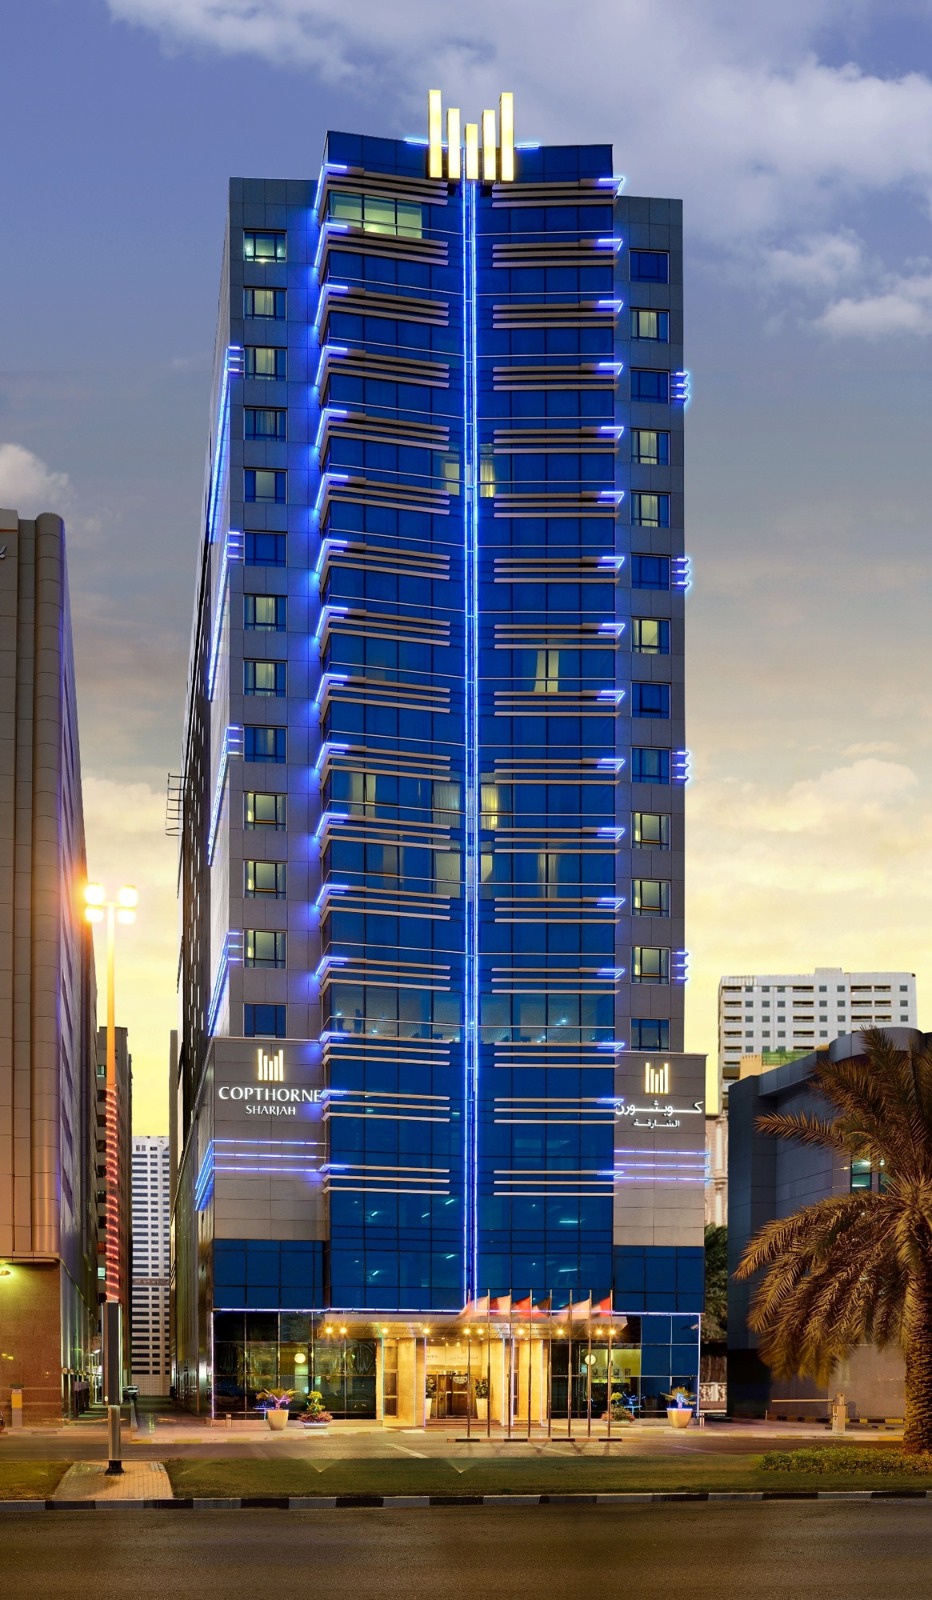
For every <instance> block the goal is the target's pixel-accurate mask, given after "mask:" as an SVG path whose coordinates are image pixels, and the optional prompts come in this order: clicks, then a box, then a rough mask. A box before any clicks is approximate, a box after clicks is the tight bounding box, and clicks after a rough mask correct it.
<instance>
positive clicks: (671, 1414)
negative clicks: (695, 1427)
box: [667, 1406, 693, 1428]
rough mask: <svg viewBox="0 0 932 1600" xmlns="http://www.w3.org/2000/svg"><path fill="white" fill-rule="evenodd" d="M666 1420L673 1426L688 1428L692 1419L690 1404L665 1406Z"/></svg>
mask: <svg viewBox="0 0 932 1600" xmlns="http://www.w3.org/2000/svg"><path fill="white" fill-rule="evenodd" d="M667 1420H668V1422H670V1423H672V1425H673V1427H674V1428H688V1427H689V1424H690V1423H691V1422H692V1420H693V1413H692V1407H691V1406H667Z"/></svg>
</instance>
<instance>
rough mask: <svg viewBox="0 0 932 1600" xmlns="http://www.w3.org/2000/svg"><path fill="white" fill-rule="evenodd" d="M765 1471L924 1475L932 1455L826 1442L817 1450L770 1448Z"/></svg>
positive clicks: (764, 1458) (763, 1459)
mask: <svg viewBox="0 0 932 1600" xmlns="http://www.w3.org/2000/svg"><path fill="white" fill-rule="evenodd" d="M761 1467H762V1468H763V1470H764V1471H765V1472H808V1473H812V1474H813V1475H815V1476H819V1475H825V1474H827V1473H850V1474H852V1475H853V1476H858V1475H861V1476H864V1477H868V1476H870V1477H875V1476H876V1475H877V1474H881V1475H884V1474H903V1473H907V1474H908V1475H909V1476H910V1477H925V1476H926V1475H927V1474H929V1473H932V1455H913V1454H910V1455H907V1454H906V1453H905V1452H904V1451H903V1450H901V1449H899V1448H898V1447H897V1446H896V1445H891V1446H884V1445H880V1446H875V1447H874V1448H873V1449H859V1448H858V1447H857V1446H856V1445H850V1446H848V1445H837V1446H831V1445H826V1446H824V1447H823V1448H822V1449H817V1450H768V1451H767V1453H766V1455H764V1456H762V1457H761Z"/></svg>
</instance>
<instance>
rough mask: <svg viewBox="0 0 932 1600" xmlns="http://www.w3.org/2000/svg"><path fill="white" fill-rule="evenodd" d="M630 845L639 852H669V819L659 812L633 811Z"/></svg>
mask: <svg viewBox="0 0 932 1600" xmlns="http://www.w3.org/2000/svg"><path fill="white" fill-rule="evenodd" d="M631 834H632V840H631V842H632V844H633V845H634V846H635V848H636V849H639V850H669V848H670V818H669V816H665V815H664V814H663V812H661V811H635V813H634V823H633V827H632V830H631Z"/></svg>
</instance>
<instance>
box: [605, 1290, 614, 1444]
mask: <svg viewBox="0 0 932 1600" xmlns="http://www.w3.org/2000/svg"><path fill="white" fill-rule="evenodd" d="M613 1315H614V1313H613ZM614 1332H615V1329H614V1326H613V1324H612V1323H611V1322H610V1323H609V1325H608V1354H607V1357H606V1363H605V1365H606V1371H607V1373H608V1442H609V1444H611V1442H612V1336H613V1334H614Z"/></svg>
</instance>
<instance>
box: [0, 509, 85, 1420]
mask: <svg viewBox="0 0 932 1600" xmlns="http://www.w3.org/2000/svg"><path fill="white" fill-rule="evenodd" d="M86 876H87V872H86V863H85V852H84V817H83V810H82V801H81V765H80V755H79V749H78V722H77V707H76V703H75V686H74V663H73V656H72V644H71V617H70V610H69V603H68V583H67V576H66V564H65V530H64V526H63V524H62V522H61V519H60V518H59V517H55V516H41V517H38V518H37V519H36V520H35V521H34V522H26V521H20V519H19V518H18V517H17V515H16V513H15V512H11V511H0V1270H2V1271H3V1274H4V1275H3V1276H2V1278H0V1343H2V1353H3V1360H2V1361H0V1410H2V1413H3V1415H4V1417H5V1419H6V1421H7V1422H8V1423H9V1422H10V1420H11V1403H12V1401H13V1400H15V1402H16V1418H17V1420H20V1419H22V1418H25V1420H26V1422H27V1423H28V1422H41V1421H51V1420H53V1419H54V1418H57V1417H60V1416H61V1415H62V1413H63V1412H65V1413H68V1412H70V1411H73V1410H75V1409H77V1408H79V1407H80V1406H82V1405H83V1404H84V1403H86V1399H87V1395H88V1385H89V1383H90V1381H91V1376H92V1366H93V1359H94V1358H93V1356H92V1346H93V1344H94V1342H95V1336H96V1328H97V1215H96V1207H95V1201H94V1189H95V1173H94V1165H95V1143H96V1111H95V1054H94V1032H95V1028H96V1016H95V1008H96V993H95V982H94V954H93V945H92V942H91V932H90V929H89V928H88V927H87V925H86V923H85V922H84V918H83V903H82V891H83V887H84V883H85V880H86ZM20 1399H21V1406H20Z"/></svg>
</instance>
